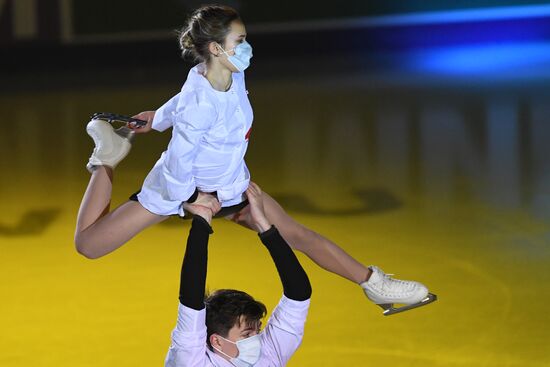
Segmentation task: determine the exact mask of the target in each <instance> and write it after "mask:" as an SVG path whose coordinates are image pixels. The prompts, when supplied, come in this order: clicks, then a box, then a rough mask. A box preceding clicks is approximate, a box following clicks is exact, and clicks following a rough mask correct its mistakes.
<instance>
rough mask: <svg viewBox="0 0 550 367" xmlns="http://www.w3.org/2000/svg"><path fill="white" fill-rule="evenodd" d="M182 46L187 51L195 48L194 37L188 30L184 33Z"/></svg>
mask: <svg viewBox="0 0 550 367" xmlns="http://www.w3.org/2000/svg"><path fill="white" fill-rule="evenodd" d="M181 46H182V48H186V49H192V48H195V43H194V42H193V37H191V32H190V30H187V31H185V32H184V33H183V35H182V37H181Z"/></svg>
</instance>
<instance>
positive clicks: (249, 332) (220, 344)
mask: <svg viewBox="0 0 550 367" xmlns="http://www.w3.org/2000/svg"><path fill="white" fill-rule="evenodd" d="M261 327H262V322H261V321H260V320H255V321H252V322H247V320H245V319H244V317H243V316H241V317H240V319H239V321H238V322H237V323H235V325H233V327H232V328H231V329H229V332H228V333H227V336H226V337H225V339H228V340H231V341H232V342H234V343H236V342H237V341H239V340H242V339H246V338H249V337H251V336H254V335H256V334H258V333H259V332H260V328H261ZM211 343H212V346H213V347H215V349H221V350H222V351H223V352H224V353H225V354H227V355H228V356H231V357H233V358H234V357H237V356H238V355H239V350H238V349H237V346H236V345H235V344H233V343H230V342H228V341H227V340H224V339H223V338H219V337H218V335H217V334H213V335H212V337H211Z"/></svg>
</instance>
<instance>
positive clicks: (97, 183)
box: [75, 166, 167, 259]
mask: <svg viewBox="0 0 550 367" xmlns="http://www.w3.org/2000/svg"><path fill="white" fill-rule="evenodd" d="M112 180H113V170H112V169H111V168H109V167H106V166H98V167H97V168H96V169H95V170H94V171H93V173H92V177H91V179H90V183H89V184H88V188H87V189H86V193H85V194H84V198H83V199H82V203H81V204H80V209H79V211H78V219H77V223H76V233H75V244H76V249H77V251H78V252H79V253H81V254H82V255H84V256H85V257H87V258H90V259H95V258H98V257H101V256H103V255H106V254H108V253H110V252H112V251H114V250H116V249H117V248H119V247H120V246H122V245H123V244H124V243H126V242H128V240H130V239H131V238H132V237H134V236H135V235H136V234H137V233H139V232H141V231H142V230H144V229H145V228H147V227H149V226H151V225H152V224H155V223H159V222H161V221H163V220H164V219H166V218H167V217H164V216H160V215H156V214H153V213H151V212H149V211H147V210H146V209H145V208H143V207H142V206H141V204H139V203H138V202H135V201H127V202H126V203H124V204H122V205H121V206H119V207H118V208H116V209H115V210H114V211H112V212H109V208H110V204H111V191H112V186H113V185H112Z"/></svg>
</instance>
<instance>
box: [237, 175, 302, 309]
mask: <svg viewBox="0 0 550 367" xmlns="http://www.w3.org/2000/svg"><path fill="white" fill-rule="evenodd" d="M246 193H247V196H248V201H249V202H250V216H251V219H252V222H253V223H254V227H255V228H256V230H257V232H258V235H259V236H260V239H261V240H262V242H263V244H264V245H265V247H266V248H267V249H268V251H269V254H270V255H271V258H272V259H273V262H274V263H275V266H276V267H277V272H278V273H279V278H281V282H282V284H283V290H284V295H285V296H286V297H287V298H290V299H292V300H295V301H305V300H307V299H309V298H310V297H311V284H310V282H309V278H308V276H307V274H306V272H305V271H304V269H303V268H302V265H300V262H299V261H298V259H297V258H296V255H295V254H294V252H292V250H291V248H290V246H289V245H288V243H287V242H286V241H285V240H284V239H283V237H282V236H281V235H280V234H279V231H278V230H277V228H275V226H274V225H271V224H270V223H269V221H268V220H267V218H266V216H265V213H264V208H263V202H262V191H261V189H260V188H259V187H258V185H256V184H255V183H253V182H251V183H250V186H249V187H248V190H247V191H246Z"/></svg>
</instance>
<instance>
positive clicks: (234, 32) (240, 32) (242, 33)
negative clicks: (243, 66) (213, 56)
mask: <svg viewBox="0 0 550 367" xmlns="http://www.w3.org/2000/svg"><path fill="white" fill-rule="evenodd" d="M229 29H230V31H229V34H228V35H227V37H225V42H224V44H223V45H221V48H219V50H218V52H219V53H218V55H219V56H220V62H221V63H222V65H224V66H225V67H226V68H228V69H229V70H231V71H232V72H238V71H239V70H237V68H236V67H235V66H233V64H232V63H231V62H229V60H228V59H227V56H228V55H229V56H233V55H235V47H237V46H238V45H239V44H241V43H242V42H243V41H244V40H245V39H246V28H245V27H244V24H243V23H242V22H241V21H239V20H235V21H233V22H232V23H231V25H230V27H229ZM222 48H223V50H225V52H226V53H227V55H226V54H225V53H224V52H223V51H222Z"/></svg>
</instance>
